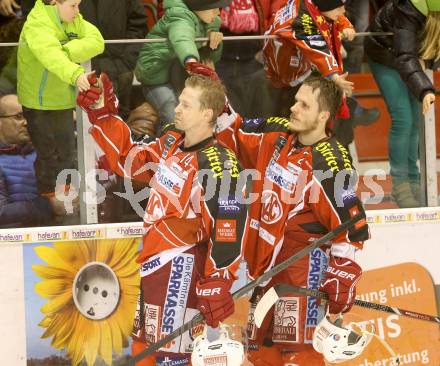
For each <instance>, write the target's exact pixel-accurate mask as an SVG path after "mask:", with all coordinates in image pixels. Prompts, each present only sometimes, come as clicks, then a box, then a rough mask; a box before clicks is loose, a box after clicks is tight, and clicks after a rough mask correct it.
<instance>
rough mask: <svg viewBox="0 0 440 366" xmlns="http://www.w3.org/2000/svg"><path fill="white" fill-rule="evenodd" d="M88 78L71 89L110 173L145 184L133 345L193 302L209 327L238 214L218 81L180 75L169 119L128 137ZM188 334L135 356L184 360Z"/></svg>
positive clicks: (230, 272) (221, 308)
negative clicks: (220, 140) (219, 136)
mask: <svg viewBox="0 0 440 366" xmlns="http://www.w3.org/2000/svg"><path fill="white" fill-rule="evenodd" d="M89 78H90V83H91V85H94V86H93V87H92V88H91V89H90V90H89V91H87V92H81V93H80V94H79V96H78V99H77V102H78V104H79V105H80V106H81V107H82V108H83V109H84V110H86V111H87V113H88V116H89V119H90V121H91V123H92V128H91V134H92V136H93V138H94V139H95V141H96V142H97V143H98V145H99V146H100V147H101V149H102V150H103V151H104V152H105V154H106V156H107V159H108V161H109V163H110V165H111V168H112V169H113V170H114V171H115V172H116V173H117V174H119V175H121V176H123V177H127V178H131V179H137V180H142V181H146V182H148V183H149V185H150V187H151V191H150V196H149V201H148V205H147V208H146V211H145V215H144V217H143V221H144V228H145V234H144V237H143V247H142V251H141V253H140V255H139V258H138V262H139V263H140V276H141V291H140V295H139V302H138V308H137V311H136V316H135V320H134V327H133V353H134V354H137V353H139V352H140V351H142V350H144V349H145V348H146V347H147V346H148V345H149V344H151V343H155V342H157V341H158V340H159V339H160V338H161V337H163V336H165V335H167V334H169V333H171V332H173V331H174V330H175V329H176V328H178V327H179V326H181V325H182V324H183V323H184V322H187V321H188V320H190V319H191V318H192V317H193V316H194V315H195V314H196V313H197V312H198V311H200V312H201V313H202V314H203V315H204V316H205V319H206V323H207V324H208V325H211V326H214V327H216V326H217V325H218V323H219V321H222V320H224V319H225V318H226V317H227V316H229V315H231V314H232V313H233V312H234V302H233V299H232V296H231V293H230V288H231V285H232V282H233V281H234V279H235V278H236V275H235V272H236V270H237V268H238V265H239V262H240V259H241V256H242V250H243V248H242V242H243V238H244V235H243V232H244V230H243V229H244V226H245V222H246V208H245V207H244V206H243V205H242V204H241V202H242V201H241V198H242V194H243V189H242V187H240V186H239V184H238V181H239V176H240V171H241V168H240V166H239V163H238V161H237V159H236V157H235V154H234V153H233V152H232V151H231V150H229V149H227V148H224V147H222V146H220V145H218V144H217V143H216V142H215V140H214V139H213V126H214V124H215V121H216V118H217V116H218V115H219V114H220V113H221V112H222V110H223V107H224V101H225V91H224V87H223V85H222V83H221V82H220V81H219V80H212V79H211V78H209V77H204V76H199V75H194V76H191V77H189V78H188V79H187V81H186V83H185V88H184V90H183V92H182V94H181V95H180V97H179V104H178V106H177V107H176V117H175V121H174V123H175V124H173V125H172V126H171V127H169V128H168V129H167V130H166V131H165V132H164V134H163V135H162V137H160V138H158V139H156V140H154V141H152V142H150V143H148V144H144V143H134V142H133V141H132V140H131V137H130V130H129V128H128V127H127V125H126V124H125V123H124V122H123V121H122V120H121V119H120V118H119V117H118V116H117V115H116V113H117V99H116V98H115V95H114V93H113V90H112V86H111V83H110V82H109V80H108V78H107V77H106V76H105V75H103V74H101V77H100V79H99V80H97V79H96V77H95V76H94V75H91V76H90V77H89ZM97 83H98V84H99V86H97V85H98V84H97ZM121 260H123V258H121ZM126 321H130V319H126ZM195 335H196V334H194V331H190V332H189V333H188V332H187V333H185V334H183V335H182V336H180V337H179V338H176V339H175V340H174V341H173V342H172V343H171V344H168V345H167V346H166V347H165V348H162V349H161V350H160V352H158V353H156V354H155V355H154V356H153V357H148V358H146V359H144V360H142V361H140V362H138V363H137V365H142V366H144V365H154V366H156V365H162V364H163V365H170V364H173V365H179V366H185V365H189V364H190V354H189V352H191V346H192V340H193V338H194V336H195Z"/></svg>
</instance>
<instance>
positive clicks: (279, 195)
mask: <svg viewBox="0 0 440 366" xmlns="http://www.w3.org/2000/svg"><path fill="white" fill-rule="evenodd" d="M228 117H229V119H226V120H223V122H219V123H218V131H217V139H218V141H219V142H221V143H222V144H224V145H225V146H227V147H229V148H230V149H232V150H233V151H235V153H236V154H237V157H238V159H239V161H240V163H241V164H242V165H243V167H244V168H246V169H249V168H252V169H256V172H257V174H254V177H253V186H252V191H251V193H250V195H249V197H250V198H251V204H250V208H249V220H248V222H249V227H248V230H249V231H248V233H247V235H248V241H247V243H246V250H245V259H246V261H247V262H248V266H249V273H250V275H251V276H252V277H253V278H256V277H258V276H259V275H261V274H262V273H263V272H264V271H266V270H267V269H269V268H270V267H272V266H273V264H274V263H275V262H276V258H277V255H278V253H279V251H280V250H281V247H282V246H283V243H284V242H285V243H286V244H287V245H290V246H295V245H303V244H307V243H309V242H310V241H311V240H314V239H315V238H319V237H321V236H323V235H325V234H326V233H327V232H329V231H330V230H333V229H335V228H336V227H337V226H339V225H340V224H341V223H342V222H345V221H347V220H348V219H350V218H351V217H353V216H355V215H357V214H358V213H364V214H365V212H364V208H363V206H362V203H361V201H360V200H359V198H358V197H357V195H356V192H355V187H356V184H357V175H356V171H355V170H354V168H353V165H352V160H351V157H350V155H349V152H348V151H347V149H346V148H345V147H344V146H343V145H341V144H340V143H339V142H338V141H337V140H336V139H335V138H334V137H331V138H328V139H325V140H322V141H319V142H317V143H316V144H314V145H311V146H304V145H301V143H300V142H299V141H298V140H297V138H296V136H295V135H293V134H290V133H289V130H288V129H287V126H288V123H289V121H288V120H287V119H285V118H279V117H270V118H268V119H263V118H257V119H242V118H241V117H240V116H239V115H235V116H234V115H230V116H228ZM234 117H235V118H234ZM220 118H222V117H220ZM244 172H246V171H244ZM368 238H369V229H368V225H367V223H366V221H365V220H361V221H359V222H358V223H357V224H356V225H355V226H354V227H352V228H351V229H349V230H348V231H346V232H344V233H342V234H340V235H339V236H337V237H336V238H335V239H334V240H333V242H332V252H333V253H334V254H335V255H340V256H344V254H345V253H342V252H343V251H345V250H353V249H354V247H357V248H360V247H362V244H363V241H365V240H367V239H368ZM335 244H340V245H335ZM353 246H354V247H353ZM353 251H354V250H353Z"/></svg>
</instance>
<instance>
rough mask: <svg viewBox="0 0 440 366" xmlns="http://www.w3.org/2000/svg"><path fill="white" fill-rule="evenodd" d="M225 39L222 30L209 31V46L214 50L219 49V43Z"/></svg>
mask: <svg viewBox="0 0 440 366" xmlns="http://www.w3.org/2000/svg"><path fill="white" fill-rule="evenodd" d="M222 40H223V33H222V32H209V47H210V48H211V49H212V50H215V49H217V47H218V46H219V44H220V43H221V42H222Z"/></svg>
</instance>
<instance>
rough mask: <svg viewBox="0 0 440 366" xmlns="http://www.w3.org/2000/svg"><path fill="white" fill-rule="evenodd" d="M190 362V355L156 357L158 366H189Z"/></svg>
mask: <svg viewBox="0 0 440 366" xmlns="http://www.w3.org/2000/svg"><path fill="white" fill-rule="evenodd" d="M189 364H190V359H189V357H188V356H176V357H168V356H166V357H156V366H187V365H189Z"/></svg>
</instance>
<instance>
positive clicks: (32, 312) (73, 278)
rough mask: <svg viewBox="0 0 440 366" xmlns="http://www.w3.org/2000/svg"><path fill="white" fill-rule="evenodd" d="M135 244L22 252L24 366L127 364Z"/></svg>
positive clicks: (73, 244)
mask: <svg viewBox="0 0 440 366" xmlns="http://www.w3.org/2000/svg"><path fill="white" fill-rule="evenodd" d="M139 241H140V240H139V239H136V238H132V239H98V240H96V239H95V240H76V241H64V242H60V241H56V242H53V243H38V244H27V245H25V246H24V250H23V259H24V272H25V273H24V282H25V313H26V314H25V315H26V349H27V365H29V366H31V365H32V366H37V365H38V366H44V365H57V366H61V365H78V364H81V365H88V366H91V365H95V364H96V365H112V364H113V365H118V364H122V362H123V361H125V362H126V360H127V354H129V343H130V336H131V332H132V328H133V319H134V315H135V311H136V304H137V299H138V291H139V264H138V263H136V257H137V253H138V249H139ZM95 362H96V363H95Z"/></svg>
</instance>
